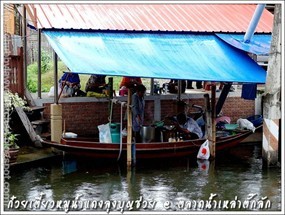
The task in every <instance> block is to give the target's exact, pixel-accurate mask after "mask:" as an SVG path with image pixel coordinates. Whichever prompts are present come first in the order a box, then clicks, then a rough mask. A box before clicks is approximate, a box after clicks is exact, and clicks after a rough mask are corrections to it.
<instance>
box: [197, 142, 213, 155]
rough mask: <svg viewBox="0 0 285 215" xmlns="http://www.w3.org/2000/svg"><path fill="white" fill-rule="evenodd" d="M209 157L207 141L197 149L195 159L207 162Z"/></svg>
mask: <svg viewBox="0 0 285 215" xmlns="http://www.w3.org/2000/svg"><path fill="white" fill-rule="evenodd" d="M209 157H210V148H209V141H208V140H206V141H205V142H204V143H203V144H202V145H201V146H200V149H199V152H198V155H197V158H198V159H203V160H208V159H209Z"/></svg>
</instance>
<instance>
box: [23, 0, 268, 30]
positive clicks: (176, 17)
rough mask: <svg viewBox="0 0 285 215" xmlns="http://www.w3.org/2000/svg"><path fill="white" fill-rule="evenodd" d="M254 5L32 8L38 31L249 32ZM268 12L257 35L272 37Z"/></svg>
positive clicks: (57, 5)
mask: <svg viewBox="0 0 285 215" xmlns="http://www.w3.org/2000/svg"><path fill="white" fill-rule="evenodd" d="M255 8H256V5H254V4H185V3H183V4H182V3H181V4H178V3H177V4H165V3H164V4H149V3H145V4H103V3H102V4H80V3H77V4H60V3H59V4H28V5H27V9H28V14H29V15H30V19H31V20H35V17H37V18H36V20H37V23H34V25H35V26H36V27H37V28H48V29H50V28H64V29H71V28H74V29H94V30H98V29H100V30H107V29H109V30H138V31H141V30H143V31H158V30H161V31H193V32H197V31H198V32H240V33H244V32H246V30H247V28H248V25H249V23H250V20H251V18H252V15H253V14H254V11H255ZM272 26H273V15H272V14H271V13H270V12H269V11H268V10H266V9H265V10H264V11H263V14H262V16H261V18H260V21H259V23H258V26H257V28H256V31H255V32H259V33H270V32H271V31H272Z"/></svg>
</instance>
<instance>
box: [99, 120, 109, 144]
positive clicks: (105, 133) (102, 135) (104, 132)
mask: <svg viewBox="0 0 285 215" xmlns="http://www.w3.org/2000/svg"><path fill="white" fill-rule="evenodd" d="M98 130H99V142H100V143H112V136H111V130H110V125H109V123H107V124H103V125H98Z"/></svg>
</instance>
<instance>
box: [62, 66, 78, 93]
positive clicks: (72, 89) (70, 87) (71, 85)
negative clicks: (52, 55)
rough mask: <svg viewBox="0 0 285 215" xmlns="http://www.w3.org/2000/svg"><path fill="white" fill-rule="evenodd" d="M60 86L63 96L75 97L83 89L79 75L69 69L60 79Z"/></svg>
mask: <svg viewBox="0 0 285 215" xmlns="http://www.w3.org/2000/svg"><path fill="white" fill-rule="evenodd" d="M59 86H60V88H61V89H62V92H63V95H66V96H75V95H76V94H77V92H78V91H79V90H80V87H81V85H80V78H79V75H78V74H77V73H73V72H70V70H69V69H68V71H67V72H64V74H63V75H62V77H61V78H60V79H59Z"/></svg>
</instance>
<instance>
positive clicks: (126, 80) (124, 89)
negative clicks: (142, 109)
mask: <svg viewBox="0 0 285 215" xmlns="http://www.w3.org/2000/svg"><path fill="white" fill-rule="evenodd" d="M140 84H142V80H141V78H139V77H123V78H122V81H121V83H120V91H119V95H121V96H124V95H127V94H128V89H131V92H132V94H133V93H135V92H136V87H137V86H138V85H140Z"/></svg>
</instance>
